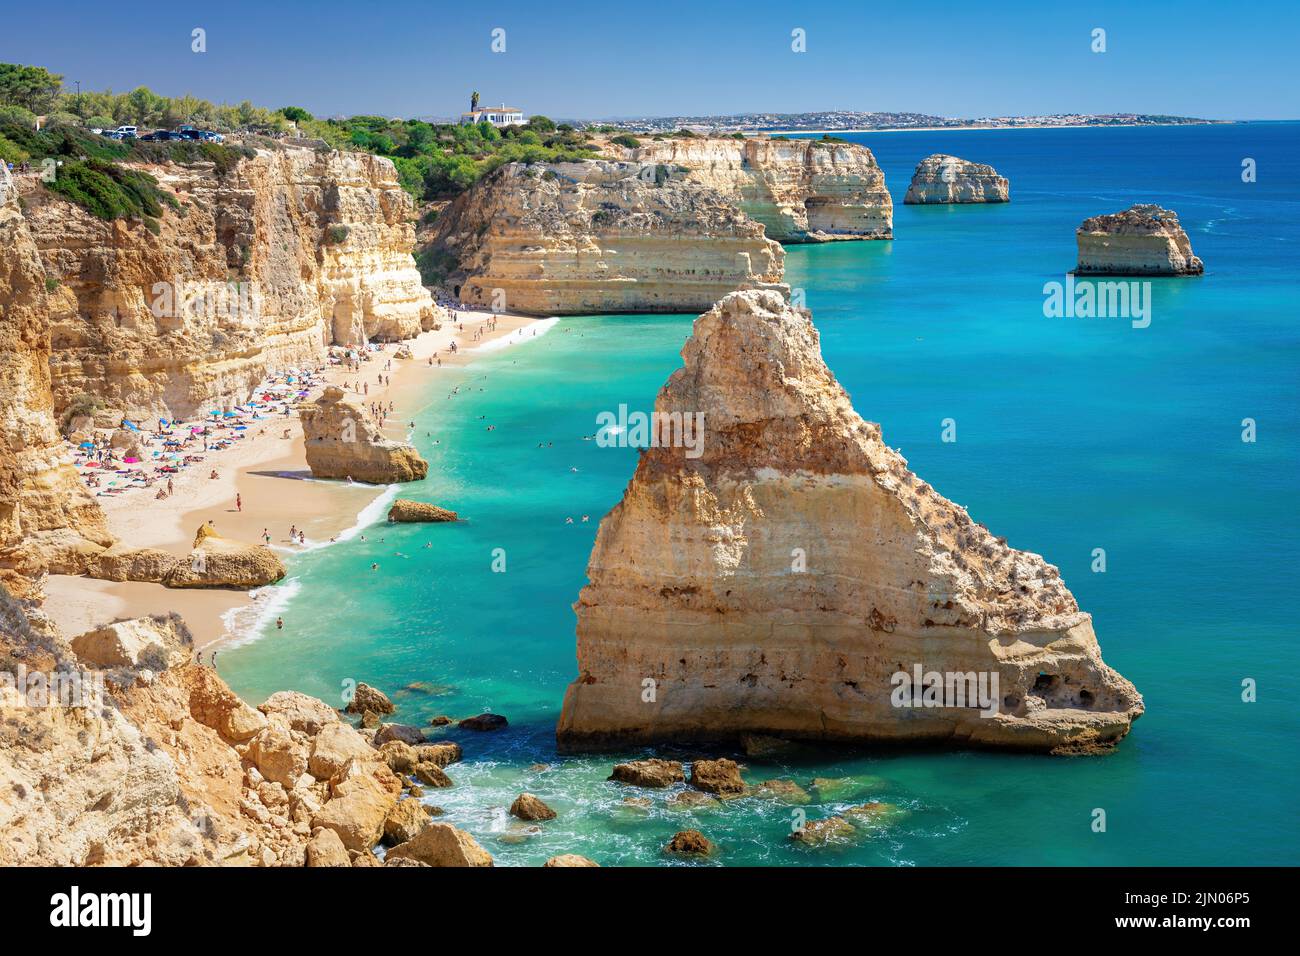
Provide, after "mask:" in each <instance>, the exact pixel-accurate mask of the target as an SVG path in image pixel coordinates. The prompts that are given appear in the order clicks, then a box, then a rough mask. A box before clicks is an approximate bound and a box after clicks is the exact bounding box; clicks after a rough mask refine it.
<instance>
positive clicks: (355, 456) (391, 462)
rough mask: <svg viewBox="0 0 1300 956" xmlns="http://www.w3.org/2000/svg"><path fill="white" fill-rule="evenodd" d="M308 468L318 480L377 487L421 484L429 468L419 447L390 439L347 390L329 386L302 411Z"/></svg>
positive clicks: (303, 407)
mask: <svg viewBox="0 0 1300 956" xmlns="http://www.w3.org/2000/svg"><path fill="white" fill-rule="evenodd" d="M301 416H302V434H303V439H304V440H305V443H306V448H307V466H308V467H309V468H311V473H312V474H313V475H314V476H315V477H317V478H351V479H353V480H354V481H365V482H369V483H371V484H376V485H386V484H388V483H390V482H394V481H419V480H420V479H421V478H423V477H424V476H425V475H427V474H428V473H429V463H428V462H427V461H425V460H424V459H423V458H421V457H420V454H419V452H417V451H416V450H415V448H414V446H412V445H409V444H407V443H406V442H397V441H392V440H391V439H389V438H385V437H384V434H383V432H381V431H380V430H379V428H378V427H376V426H375V424H374V423H373V422H371V421H370V419H369V418H367V417H366V414H365V412H363V411H362V410H361V409H360V408H358V407H357V406H356V405H354V404H352V403H351V402H349V401H347V400H346V399H345V398H344V395H343V389H341V388H338V387H337V386H333V385H331V386H329V387H328V388H326V389H325V394H323V395H322V396H321V397H320V398H319V399H317V400H316V401H315V402H313V403H312V404H310V405H304V406H302V409H301Z"/></svg>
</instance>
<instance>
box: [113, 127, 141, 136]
mask: <svg viewBox="0 0 1300 956" xmlns="http://www.w3.org/2000/svg"><path fill="white" fill-rule="evenodd" d="M113 132H114V133H117V135H116V136H114V137H113V138H114V139H135V137H136V134H137V133H138V132H139V130H137V129H136V128H135V127H134V126H119V127H118V128H117V129H115V130H113Z"/></svg>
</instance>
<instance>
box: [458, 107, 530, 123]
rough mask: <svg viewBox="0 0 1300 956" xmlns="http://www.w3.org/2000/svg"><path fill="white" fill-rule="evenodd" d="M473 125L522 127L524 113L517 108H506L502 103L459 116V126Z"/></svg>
mask: <svg viewBox="0 0 1300 956" xmlns="http://www.w3.org/2000/svg"><path fill="white" fill-rule="evenodd" d="M475 123H491V124H492V125H493V126H515V125H521V126H522V125H523V123H524V113H523V110H521V109H518V108H517V107H514V106H506V105H505V104H504V103H502V104H501V105H500V106H487V107H484V108H482V109H472V110H470V111H469V112H468V113H461V114H460V125H461V126H472V125H473V124H475Z"/></svg>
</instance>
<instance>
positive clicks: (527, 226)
mask: <svg viewBox="0 0 1300 956" xmlns="http://www.w3.org/2000/svg"><path fill="white" fill-rule="evenodd" d="M431 254H432V255H433V256H435V257H439V258H447V259H450V260H455V261H457V262H458V263H459V266H458V268H456V269H454V270H452V271H451V274H450V276H449V278H448V281H447V285H448V286H449V287H450V289H451V291H452V292H453V293H454V294H455V295H456V296H457V297H458V298H459V299H460V300H461V301H462V302H464V303H466V304H468V305H472V306H477V307H480V308H498V309H506V310H510V311H514V312H525V313H532V314H540V315H547V314H556V313H559V314H569V315H572V314H581V313H601V312H698V311H700V310H701V309H705V308H708V306H709V305H710V304H711V303H713V302H715V301H716V300H717V299H718V298H720V297H721V296H723V295H725V294H727V293H728V292H731V291H733V290H735V289H741V288H773V287H775V286H776V285H777V284H778V283H780V281H781V275H782V259H783V255H784V254H783V252H782V250H781V247H780V246H779V245H778V244H777V243H775V242H772V241H771V240H770V239H767V238H766V237H764V235H763V227H762V225H761V224H759V223H758V222H755V221H754V220H752V219H750V218H749V217H748V216H746V215H745V214H744V213H742V212H741V211H740V210H739V209H738V208H737V207H736V205H735V203H734V202H733V201H731V200H730V199H729V198H728V197H726V196H724V195H722V194H721V193H719V192H718V191H716V190H714V189H712V188H709V187H708V186H705V185H702V184H700V183H698V182H696V181H694V180H693V179H691V178H689V177H688V176H687V175H686V174H685V173H684V172H683V171H681V170H676V169H669V168H667V167H664V166H659V167H646V166H644V165H643V164H639V163H615V162H605V161H591V162H579V163H556V164H532V165H524V164H519V163H513V164H510V165H507V166H504V167H502V168H501V169H499V170H497V171H496V172H495V173H493V174H491V175H490V176H488V177H487V178H486V179H484V180H483V181H482V182H480V183H479V184H478V185H476V186H475V187H474V188H473V189H471V190H470V191H469V192H468V193H466V194H465V195H463V196H461V197H460V198H458V199H457V200H456V201H455V202H454V203H452V204H451V206H450V207H449V208H448V209H447V210H446V211H445V212H443V214H442V215H441V216H439V220H438V230H437V234H436V237H435V239H434V244H433V247H432V250H431Z"/></svg>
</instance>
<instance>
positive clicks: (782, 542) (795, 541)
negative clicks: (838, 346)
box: [557, 292, 1143, 751]
mask: <svg viewBox="0 0 1300 956" xmlns="http://www.w3.org/2000/svg"><path fill="white" fill-rule="evenodd" d="M682 358H683V360H684V367H683V368H681V369H679V370H678V371H676V372H674V373H673V375H672V376H671V377H670V378H669V380H668V383H667V385H666V386H665V387H664V389H663V390H662V391H661V392H660V394H659V398H658V400H657V402H656V406H655V409H656V412H658V413H661V414H667V415H670V416H671V415H679V414H680V415H687V414H691V413H695V412H702V413H703V414H704V416H705V421H704V441H703V446H702V451H701V449H700V448H699V446H698V445H696V443H694V442H692V443H689V444H690V445H692V446H694V447H692V448H689V449H688V448H685V447H671V446H672V445H673V444H674V443H673V442H671V441H666V442H662V443H661V447H655V448H650V449H649V450H647V451H646V452H644V453H643V454H642V455H641V458H640V462H639V464H638V466H637V469H636V473H635V474H634V476H633V477H632V480H631V482H630V483H629V485H628V487H627V489H626V491H625V492H624V495H623V499H622V501H621V502H620V503H619V504H618V505H617V506H616V507H615V508H614V509H613V510H612V511H611V512H610V513H609V514H608V515H607V516H606V517H605V519H604V520H603V521H602V522H601V525H600V529H599V532H598V534H597V538H596V544H595V548H594V549H593V551H592V555H591V561H590V564H589V566H588V569H587V574H588V577H589V578H590V584H588V585H587V586H586V587H584V588H583V589H582V592H581V594H580V596H579V598H578V601H577V603H576V604H575V605H574V609H575V611H576V613H577V618H578V628H577V632H578V671H579V673H578V677H577V679H576V680H574V682H573V683H572V684H571V685H570V686H569V689H568V691H567V693H566V694H565V698H564V706H563V711H562V713H561V716H560V720H559V724H558V727H557V738H558V743H559V745H560V747H561V748H562V749H565V750H569V751H574V750H589V749H607V748H626V747H632V746H640V745H643V744H650V743H655V742H660V741H674V742H681V741H687V740H697V741H709V740H731V739H734V738H736V737H738V736H739V735H741V734H767V735H772V736H777V737H784V738H805V739H813V740H826V741H833V740H837V741H859V742H861V741H897V742H921V741H934V742H945V743H951V744H957V745H970V746H990V747H1005V748H1014V749H1024V750H1037V751H1066V750H1092V749H1102V748H1105V747H1108V746H1110V745H1112V744H1114V743H1115V742H1116V741H1118V740H1119V739H1120V738H1122V737H1123V736H1124V735H1125V734H1126V733H1127V732H1128V730H1129V727H1130V724H1131V723H1132V721H1133V720H1134V719H1135V718H1136V717H1137V716H1139V715H1140V714H1141V713H1142V709H1143V705H1142V698H1141V697H1140V696H1139V695H1138V693H1137V691H1136V690H1135V689H1134V687H1133V685H1132V684H1130V683H1129V682H1128V681H1127V680H1125V679H1124V678H1123V677H1121V676H1120V675H1119V674H1118V673H1116V672H1115V671H1114V670H1112V669H1111V668H1110V667H1108V666H1107V665H1106V664H1104V663H1103V662H1102V660H1101V654H1100V651H1099V649H1098V645H1097V640H1096V638H1095V637H1094V635H1093V630H1092V621H1091V618H1090V616H1089V615H1088V614H1086V613H1083V612H1082V611H1080V610H1079V607H1078V604H1077V603H1076V602H1075V599H1074V597H1073V596H1072V595H1071V594H1070V592H1069V590H1067V588H1066V587H1065V585H1064V583H1063V582H1062V581H1061V578H1060V575H1059V573H1058V571H1057V569H1056V568H1054V567H1052V566H1051V565H1049V564H1047V563H1046V562H1045V561H1044V560H1043V559H1042V558H1041V557H1039V556H1038V555H1035V554H1030V553H1027V552H1024V551H1016V550H1013V549H1011V548H1009V547H1008V546H1007V544H1006V542H1005V540H1004V539H1001V538H997V537H995V536H994V535H993V534H992V533H990V532H989V531H988V530H987V529H986V528H985V527H984V526H982V525H980V524H977V523H975V522H974V521H972V520H971V519H970V517H969V516H968V515H967V513H966V511H965V510H964V509H962V508H961V507H959V506H957V505H955V504H953V503H952V502H950V501H948V500H947V499H945V498H943V497H941V496H940V495H939V494H938V493H937V492H936V491H935V490H934V489H933V488H931V487H930V486H929V485H928V484H926V483H925V482H924V481H922V480H921V479H920V478H918V477H917V476H916V475H914V474H912V473H911V472H910V471H909V470H908V468H907V462H906V461H905V460H904V459H903V457H902V456H901V455H899V454H898V453H897V452H896V451H894V450H892V449H890V448H889V447H888V446H886V445H885V444H884V442H883V441H882V439H881V431H880V427H879V426H878V425H875V424H871V423H869V422H865V421H863V420H862V419H861V418H860V417H859V416H858V414H857V413H856V412H855V411H854V410H853V408H852V406H851V405H850V403H849V398H848V396H847V395H846V394H845V392H844V390H843V389H842V388H841V387H840V385H839V384H838V383H837V382H836V380H835V378H834V376H833V375H832V374H831V373H830V371H829V369H827V367H826V365H825V363H824V362H823V361H822V357H821V351H820V347H819V344H818V336H817V332H816V330H815V329H814V327H813V325H812V321H811V319H810V317H809V315H808V313H807V312H804V311H796V310H795V309H792V308H791V307H790V306H789V305H788V304H787V302H786V301H785V300H784V299H783V298H782V297H781V296H780V295H777V294H775V293H771V292H743V293H736V294H733V295H730V296H728V297H726V298H725V299H723V300H722V301H721V302H719V303H718V304H717V305H716V306H715V307H714V308H712V309H711V310H709V311H708V312H707V313H705V314H704V315H702V316H700V317H699V319H697V320H696V323H695V329H694V334H693V335H692V336H691V338H690V339H689V340H688V341H687V343H686V345H685V347H684V348H683V350H682ZM671 420H672V419H671V418H670V419H668V421H671ZM670 431H671V429H670ZM666 437H670V436H666ZM676 444H678V445H680V444H682V443H680V442H679V443H676ZM688 450H690V451H692V453H699V456H698V457H688V455H687V454H686V452H687V451H688ZM917 668H920V669H921V671H922V672H923V678H922V681H921V682H920V683H921V685H922V686H918V687H917V688H916V692H915V696H913V695H912V694H910V693H909V694H907V695H905V696H906V699H905V700H904V701H901V704H906V705H896V702H898V701H899V697H898V691H899V684H898V683H897V682H898V681H899V679H900V678H899V675H906V677H908V678H910V677H911V676H912V675H914V674H915V672H916V669H917ZM932 673H937V674H939V675H941V677H940V680H941V682H942V681H943V680H944V679H945V677H946V675H949V674H952V675H963V676H962V677H961V678H960V679H959V681H960V688H959V687H958V686H957V684H958V681H957V680H954V684H953V687H951V688H949V689H948V696H947V697H942V698H939V700H940V702H941V703H942V702H947V703H950V704H958V703H964V704H965V706H948V707H936V706H928V705H927V704H926V702H927V700H929V701H933V700H934V699H935V698H934V697H933V696H932V695H925V694H923V687H924V686H927V685H928V684H929V683H931V681H930V679H929V677H928V675H930V674H932ZM981 675H982V677H981ZM993 675H996V679H997V684H996V685H995V684H994V683H993V679H994V677H993ZM966 677H969V679H970V680H972V681H976V685H978V686H976V685H968V684H967V683H965V680H966ZM979 680H983V681H984V684H982V685H979V684H978V681H979ZM650 682H653V687H654V694H647V688H648V687H650V686H651V684H650ZM980 687H983V688H984V689H985V695H984V696H985V697H987V698H989V699H990V700H989V701H988V707H987V711H988V715H987V716H981V710H980V704H979V703H975V702H974V701H973V700H972V698H978V697H979V688H980ZM958 689H961V690H962V691H963V696H965V693H966V692H967V691H968V692H969V695H970V696H969V697H965V699H964V700H959V699H958V698H957V697H956V691H957V690H958ZM914 701H915V702H916V703H918V704H920V705H921V706H910V705H911V703H913V702H914ZM972 704H973V706H971V705H972Z"/></svg>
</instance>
